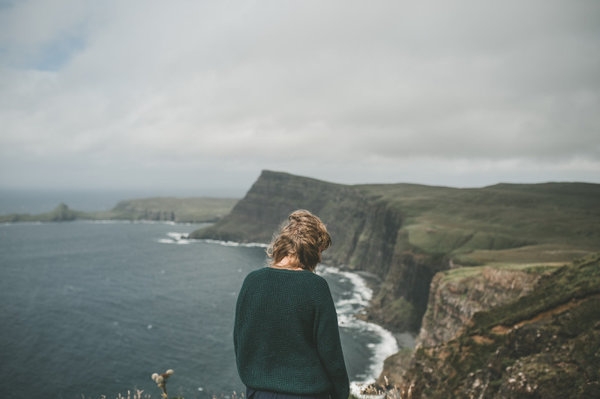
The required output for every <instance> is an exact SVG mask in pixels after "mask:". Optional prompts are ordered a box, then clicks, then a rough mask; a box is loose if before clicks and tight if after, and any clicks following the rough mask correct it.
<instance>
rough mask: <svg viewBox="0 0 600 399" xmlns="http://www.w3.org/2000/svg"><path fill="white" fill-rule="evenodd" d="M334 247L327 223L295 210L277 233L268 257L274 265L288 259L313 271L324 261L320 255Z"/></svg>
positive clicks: (297, 265) (268, 251) (292, 264)
mask: <svg viewBox="0 0 600 399" xmlns="http://www.w3.org/2000/svg"><path fill="white" fill-rule="evenodd" d="M330 246H331V237H330V236H329V233H328V232H327V228H326V227H325V224H323V222H322V221H321V219H319V218H318V217H317V216H315V215H313V214H312V213H310V212H309V211H306V210H303V209H301V210H297V211H294V212H292V213H291V214H290V216H288V220H287V221H285V222H284V223H283V224H282V225H281V227H280V229H279V231H278V232H277V233H276V234H275V236H274V238H273V241H271V245H269V248H268V249H267V255H268V256H269V257H270V258H271V264H272V265H274V264H277V263H279V262H281V260H282V259H283V258H285V257H286V256H287V257H288V258H289V259H290V261H291V266H295V267H300V268H302V269H305V270H310V271H314V270H315V268H316V267H317V264H318V263H319V262H320V261H321V252H323V251H325V250H326V249H327V248H329V247H330Z"/></svg>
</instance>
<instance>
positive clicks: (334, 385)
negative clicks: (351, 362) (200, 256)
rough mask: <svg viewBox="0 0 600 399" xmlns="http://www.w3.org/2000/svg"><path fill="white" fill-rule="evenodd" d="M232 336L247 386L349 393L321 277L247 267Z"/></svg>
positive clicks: (336, 395) (336, 396)
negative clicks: (249, 271)
mask: <svg viewBox="0 0 600 399" xmlns="http://www.w3.org/2000/svg"><path fill="white" fill-rule="evenodd" d="M233 340H234V347H235V354H236V360H237V367H238V373H239V375H240V378H241V380H242V382H243V383H244V384H246V386H248V387H250V388H254V389H256V390H263V391H270V392H279V393H288V394H299V395H302V394H304V395H306V394H313V395H314V394H321V393H329V394H330V395H331V398H332V399H347V398H348V395H349V383H348V374H347V372H346V365H345V363H344V356H343V354H342V346H341V343H340V335H339V331H338V324H337V314H336V311H335V306H334V304H333V299H332V298H331V293H330V291H329V286H328V285H327V282H326V281H325V279H323V278H322V277H320V276H318V275H316V274H314V273H312V272H309V271H293V270H282V269H274V268H272V267H265V268H262V269H259V270H255V271H253V272H251V273H250V274H249V275H248V276H247V277H246V279H245V280H244V284H243V285H242V288H241V290H240V293H239V296H238V300H237V306H236V315H235V326H234V332H233Z"/></svg>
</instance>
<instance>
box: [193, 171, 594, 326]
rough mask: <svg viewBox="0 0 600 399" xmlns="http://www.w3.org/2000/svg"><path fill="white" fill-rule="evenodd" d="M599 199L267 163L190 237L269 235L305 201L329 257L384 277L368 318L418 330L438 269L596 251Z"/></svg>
mask: <svg viewBox="0 0 600 399" xmlns="http://www.w3.org/2000/svg"><path fill="white" fill-rule="evenodd" d="M599 204H600V185H597V184H585V183H547V184H532V185H514V184H499V185H495V186H490V187H484V188H478V189H457V188H449V187H432V186H423V185H415V184H382V185H341V184H334V183H329V182H324V181H320V180H316V179H312V178H307V177H301V176H295V175H290V174H287V173H282V172H274V171H263V172H262V173H261V175H260V177H259V178H258V179H257V181H256V182H255V183H254V184H253V186H252V187H251V188H250V190H249V191H248V193H247V194H246V196H245V197H244V198H243V199H242V200H240V201H239V202H238V203H237V204H236V205H235V207H234V208H233V210H232V211H231V213H230V214H229V215H227V216H225V217H224V218H223V219H222V220H221V221H219V222H218V223H216V224H214V225H213V226H211V227H209V228H206V229H202V230H198V231H196V232H194V233H192V234H191V238H211V239H219V240H225V241H228V240H230V241H237V242H263V243H266V242H269V241H270V239H271V235H272V233H273V232H274V231H275V229H276V228H277V226H278V225H279V223H280V222H281V221H282V220H284V218H285V217H286V216H287V215H288V214H289V213H290V212H291V211H293V210H295V209H299V208H304V209H308V210H310V211H312V212H314V213H315V214H317V215H319V216H320V217H321V219H323V221H324V222H325V223H326V224H327V226H328V229H329V231H330V233H331V235H332V239H333V242H334V245H333V246H332V247H331V248H330V249H329V250H327V251H326V252H325V253H324V261H325V262H326V263H328V264H332V265H337V266H342V267H345V268H347V269H350V270H357V271H359V270H360V271H365V272H369V273H372V274H374V275H376V276H377V277H378V278H379V280H380V281H381V284H380V286H379V287H378V288H377V290H376V293H375V295H374V298H373V301H372V305H371V307H370V309H369V311H368V314H367V317H368V318H369V319H371V320H373V321H374V322H377V323H379V324H382V325H384V326H385V327H387V328H389V329H391V330H392V331H412V332H414V333H417V332H418V331H419V328H420V327H421V320H422V318H423V315H424V314H425V310H426V308H427V303H428V301H429V290H430V283H431V282H432V280H433V277H434V275H435V274H436V273H437V272H440V271H444V270H448V269H452V268H458V267H461V266H483V265H489V266H490V267H494V266H495V265H499V264H502V263H504V264H506V263H508V264H527V263H543V262H546V263H554V264H555V263H556V262H568V261H572V260H573V259H576V258H578V257H581V256H585V255H587V254H590V253H593V252H594V251H598V250H600V248H598V245H599V244H598V243H600V205H599Z"/></svg>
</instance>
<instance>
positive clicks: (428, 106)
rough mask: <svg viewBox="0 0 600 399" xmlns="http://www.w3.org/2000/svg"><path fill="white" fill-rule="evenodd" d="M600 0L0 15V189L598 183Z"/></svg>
mask: <svg viewBox="0 0 600 399" xmlns="http://www.w3.org/2000/svg"><path fill="white" fill-rule="evenodd" d="M599 115H600V1H597V0H590V1H579V0H565V1H551V0H540V1H529V0H525V1H523V0H518V1H497V0H494V1H481V0H475V1H454V0H440V1H412V2H407V1H399V0H395V1H364V0H361V1H352V0H350V1H349V0H343V1H328V0H319V1H307V0H302V1H283V0H273V1H265V0H261V1H216V0H215V1H163V0H160V1H158V0H156V1H155V0H139V1H120V0H114V1H110V0H109V1H95V0H88V1H76V0H18V1H5V0H4V1H3V0H0V188H46V187H57V188H81V189H89V188H99V189H125V188H126V189H143V190H146V191H148V190H156V191H157V192H163V193H164V192H171V193H172V194H174V195H177V194H179V193H184V192H185V193H190V192H193V193H196V194H199V195H227V196H242V195H243V194H244V193H245V192H246V191H247V190H248V188H249V187H250V186H251V185H252V183H253V182H254V181H255V180H256V178H257V177H258V176H259V174H260V171H261V170H262V169H270V170H277V171H285V172H289V173H293V174H298V175H303V176H310V177H314V178H318V179H321V180H326V181H331V182H337V183H351V184H353V183H380V182H381V183H395V182H415V183H423V184H431V185H445V186H455V187H479V186H484V185H490V184H495V183H498V182H526V183H529V182H546V181H587V182H595V183H600V116H599Z"/></svg>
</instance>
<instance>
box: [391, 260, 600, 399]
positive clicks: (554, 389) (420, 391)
mask: <svg viewBox="0 0 600 399" xmlns="http://www.w3.org/2000/svg"><path fill="white" fill-rule="evenodd" d="M527 272H529V273H532V274H533V275H535V276H536V277H535V278H533V280H532V279H531V278H527V279H528V280H530V282H529V283H525V284H524V285H522V287H521V288H517V290H516V292H514V297H516V299H515V298H513V299H512V300H511V299H509V297H510V296H511V295H508V296H506V297H505V300H506V301H505V303H502V302H503V301H500V302H496V301H495V300H494V301H493V302H494V303H492V304H488V305H490V306H492V307H491V308H487V309H486V307H487V305H486V306H476V307H479V308H480V311H479V312H475V313H473V314H471V315H469V313H472V310H473V309H472V308H471V306H470V305H467V306H465V307H462V306H458V307H459V308H460V310H458V311H457V310H450V311H449V312H447V311H446V310H443V309H444V308H446V307H449V309H456V304H457V301H458V300H459V298H460V297H461V295H460V294H459V293H458V292H451V291H452V289H451V290H450V291H449V290H447V288H448V287H444V285H445V282H444V281H443V280H446V279H447V276H445V275H438V276H436V278H435V279H436V280H440V281H437V282H434V285H435V286H436V288H434V290H435V294H433V290H432V296H435V297H436V299H435V302H436V303H435V304H432V306H431V307H430V308H429V309H428V316H426V319H427V318H428V317H431V320H429V321H427V322H425V321H424V323H423V330H428V331H423V330H422V333H421V336H420V340H421V344H420V346H419V347H418V348H417V349H416V351H415V352H414V354H413V355H412V357H411V356H407V355H404V356H400V355H396V356H395V357H393V358H391V359H388V361H386V367H387V371H388V372H391V373H392V374H393V373H396V374H393V378H394V379H395V381H394V383H395V384H396V385H397V389H398V391H399V392H400V393H401V395H402V398H448V397H457V398H598V397H600V372H599V370H600V255H594V256H589V257H587V258H584V259H582V260H580V261H576V262H574V263H572V264H567V265H564V266H561V267H554V268H544V269H542V270H538V271H532V270H529V271H527ZM527 272H526V273H527ZM540 272H541V273H540ZM477 274H478V275H479V277H476V276H472V278H474V279H476V280H477V279H480V280H481V281H482V282H483V281H488V280H490V276H487V277H483V276H482V275H483V274H484V273H477ZM492 280H496V278H495V277H492ZM511 280H513V278H512V277H509V278H508V280H507V281H511ZM534 280H538V281H537V282H536V281H534ZM513 281H516V280H513ZM463 283H464V284H461V283H460V282H453V283H452V284H453V285H454V288H457V287H462V288H465V289H467V291H469V289H468V287H472V284H471V283H472V282H466V281H463ZM530 283H532V284H530ZM492 285H493V284H492ZM501 285H504V283H501ZM472 288H473V290H472V292H467V293H466V294H467V296H469V297H470V298H469V299H467V300H466V301H467V302H469V301H470V300H471V299H473V298H475V297H477V296H478V295H479V294H478V293H480V292H481V291H480V290H479V289H477V288H476V287H472ZM506 288H509V287H506ZM484 302H485V301H484ZM444 304H445V305H444ZM438 310H441V311H442V312H444V313H453V314H462V315H463V317H464V319H463V320H461V321H455V320H452V317H450V318H448V317H447V316H446V315H441V317H440V318H439V319H438V318H436V314H435V313H436V312H437V311H438ZM465 310H466V311H465ZM438 321H439V323H438ZM446 329H447V330H448V331H453V333H451V334H447V335H444V333H441V334H438V335H437V336H436V335H435V334H436V331H438V330H443V331H445V330H446ZM398 370H401V372H397V371H398ZM384 372H385V370H384Z"/></svg>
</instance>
